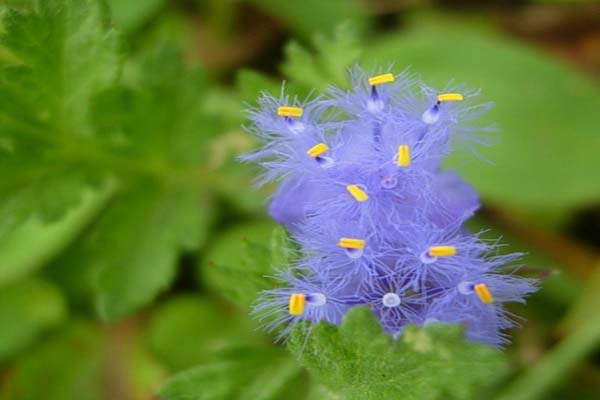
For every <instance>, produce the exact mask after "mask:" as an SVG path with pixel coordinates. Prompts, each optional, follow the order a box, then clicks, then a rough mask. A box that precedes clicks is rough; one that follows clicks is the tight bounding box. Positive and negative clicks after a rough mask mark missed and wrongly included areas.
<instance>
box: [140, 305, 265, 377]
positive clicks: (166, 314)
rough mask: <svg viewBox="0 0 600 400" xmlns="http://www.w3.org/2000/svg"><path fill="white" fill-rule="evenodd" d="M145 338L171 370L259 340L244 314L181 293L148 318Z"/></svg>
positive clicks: (186, 366)
mask: <svg viewBox="0 0 600 400" xmlns="http://www.w3.org/2000/svg"><path fill="white" fill-rule="evenodd" d="M146 331H147V341H148V343H149V346H150V348H151V349H152V350H153V351H154V353H155V354H156V355H157V356H158V357H159V358H160V359H161V360H163V361H164V362H165V363H166V364H167V365H169V366H170V367H171V368H172V369H174V370H180V369H185V368H191V367H193V366H194V365H196V364H199V363H203V362H207V361H209V360H211V359H213V358H214V355H215V353H217V352H219V351H221V350H223V349H224V348H226V347H227V346H231V345H232V344H241V343H250V342H260V341H262V340H263V339H264V338H263V336H261V335H258V334H257V333H256V332H255V327H254V326H253V325H252V323H251V322H250V320H249V318H248V316H247V315H241V314H238V313H232V312H231V310H228V309H226V308H224V307H222V306H221V305H218V304H217V303H216V302H214V301H211V300H209V299H207V298H204V297H200V296H191V295H184V296H179V297H176V298H174V299H172V300H170V301H168V302H166V303H164V304H163V305H161V306H160V307H159V308H158V309H157V310H156V311H155V312H154V314H153V316H152V319H151V320H150V321H149V324H148V327H147V329H146Z"/></svg>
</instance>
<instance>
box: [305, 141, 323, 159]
mask: <svg viewBox="0 0 600 400" xmlns="http://www.w3.org/2000/svg"><path fill="white" fill-rule="evenodd" d="M327 150H329V146H327V145H326V144H325V143H319V144H317V145H314V146H313V147H311V148H310V149H308V151H307V152H306V154H308V155H309V156H311V157H312V158H317V157H319V156H320V155H322V154H323V153H325V152H326V151H327Z"/></svg>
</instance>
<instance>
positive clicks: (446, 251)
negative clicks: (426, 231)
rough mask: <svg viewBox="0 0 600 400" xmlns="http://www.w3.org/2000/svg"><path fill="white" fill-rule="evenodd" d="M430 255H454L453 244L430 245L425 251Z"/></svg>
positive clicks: (454, 248)
mask: <svg viewBox="0 0 600 400" xmlns="http://www.w3.org/2000/svg"><path fill="white" fill-rule="evenodd" d="M427 254H429V256H430V257H452V256H453V255H456V247H454V246H431V247H430V248H429V251H428V252H427Z"/></svg>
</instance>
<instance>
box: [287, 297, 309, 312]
mask: <svg viewBox="0 0 600 400" xmlns="http://www.w3.org/2000/svg"><path fill="white" fill-rule="evenodd" d="M304 306H306V295H304V294H302V293H292V295H291V296H290V304H289V310H290V315H302V313H303V312H304Z"/></svg>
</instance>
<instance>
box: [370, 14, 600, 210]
mask: <svg viewBox="0 0 600 400" xmlns="http://www.w3.org/2000/svg"><path fill="white" fill-rule="evenodd" d="M418 17H420V15H418ZM362 60H363V61H365V65H367V66H368V65H372V64H378V65H382V64H383V65H385V64H387V63H388V62H395V64H396V66H397V68H403V67H404V66H411V69H412V70H413V71H414V72H416V73H419V74H421V75H422V77H423V79H424V80H425V81H426V82H429V83H431V84H433V85H436V86H437V87H438V88H440V89H441V88H443V87H444V85H445V84H446V83H448V82H449V81H450V80H454V81H455V82H465V83H467V84H468V85H469V86H471V87H476V88H477V87H480V88H482V89H483V96H482V99H483V100H493V101H494V102H495V107H494V108H493V110H492V111H491V112H490V113H489V115H488V116H487V118H486V121H493V122H495V123H497V124H499V125H500V127H501V129H502V133H501V140H500V141H499V143H496V144H495V145H494V146H491V147H490V148H486V149H478V150H480V151H481V153H483V155H484V156H485V157H486V158H487V159H489V160H491V161H492V162H493V164H488V163H485V162H481V161H478V160H476V159H474V158H473V156H472V155H470V154H457V155H455V156H453V158H452V161H453V163H452V164H453V165H456V166H457V168H458V169H459V170H460V171H461V173H462V174H463V175H464V177H465V179H466V180H467V181H469V182H471V183H473V184H474V185H475V187H476V188H477V189H478V190H479V191H480V192H481V194H482V195H483V196H484V197H485V198H490V199H493V200H495V201H497V202H501V203H503V204H509V205H515V206H523V207H529V208H536V209H539V208H546V209H548V208H554V209H561V208H573V207H577V206H581V205H584V204H586V203H589V202H592V201H594V200H597V199H598V198H599V197H600V184H599V182H598V179H597V177H596V174H595V170H596V169H597V168H596V166H597V159H598V157H597V149H598V148H599V147H600V136H598V135H597V134H595V130H596V127H597V126H598V122H599V120H598V117H597V115H598V114H597V112H596V110H598V109H599V108H600V96H599V93H600V87H599V85H598V84H597V83H595V82H593V81H591V80H590V79H586V78H585V77H583V76H581V75H578V74H577V73H576V72H575V71H573V70H571V69H570V68H569V67H567V66H565V65H563V64H562V63H561V62H560V61H559V60H557V59H555V58H553V57H552V56H550V55H547V54H544V53H542V52H540V51H537V50H534V49H532V48H529V47H527V46H525V45H522V44H519V43H516V42H514V41H511V40H509V39H506V38H503V37H502V36H500V35H499V34H497V33H494V32H491V31H490V30H489V29H486V28H483V29H482V28H480V27H479V26H478V25H473V24H468V23H465V22H464V21H463V20H462V19H460V20H454V19H452V18H450V17H447V16H446V17H445V16H437V17H431V18H429V17H428V18H425V19H424V22H421V23H419V22H418V21H416V22H413V24H412V28H411V29H408V31H406V32H401V33H395V34H391V35H388V36H387V37H383V38H378V39H377V40H376V41H372V42H371V43H369V44H368V46H367V47H366V49H365V52H364V54H363V57H362ZM567 149H568V150H567ZM466 160H469V161H468V162H466ZM558 160H560V161H558Z"/></svg>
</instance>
